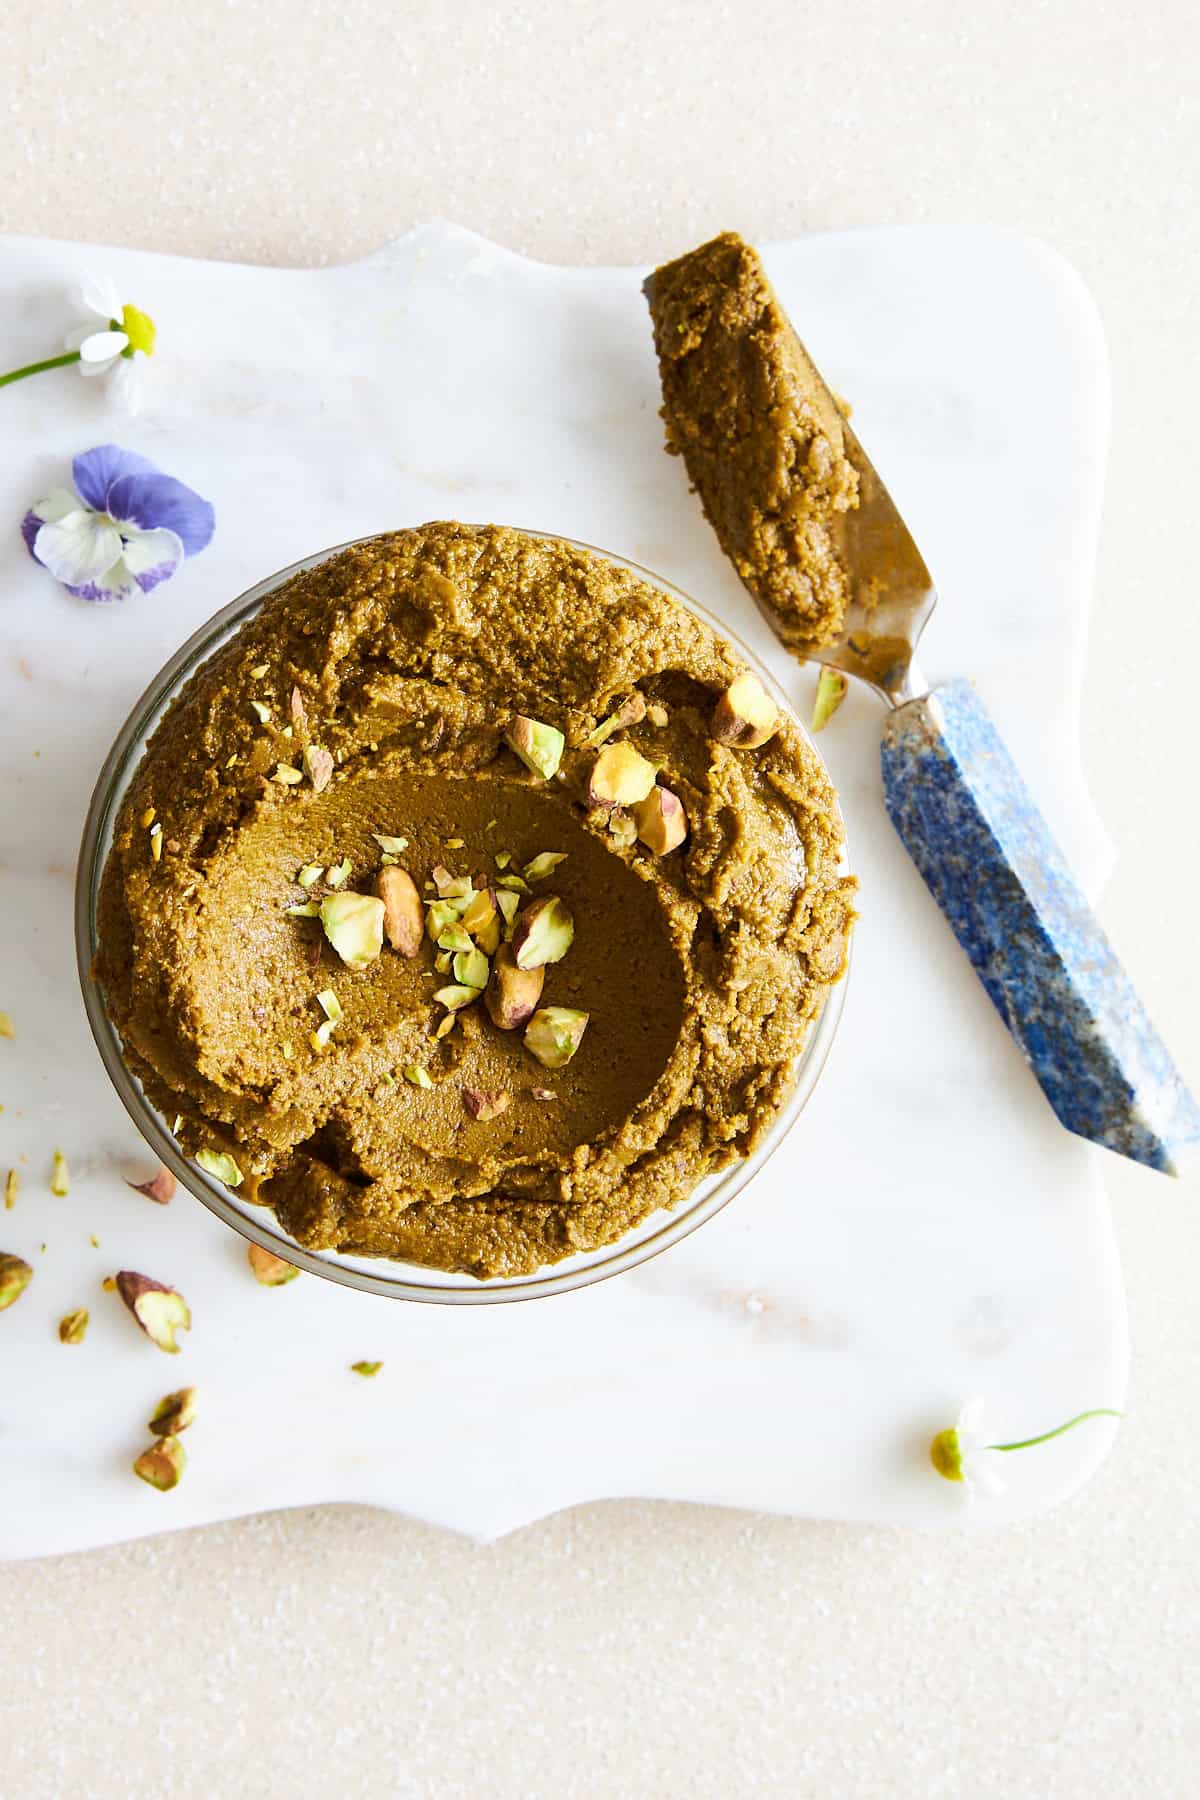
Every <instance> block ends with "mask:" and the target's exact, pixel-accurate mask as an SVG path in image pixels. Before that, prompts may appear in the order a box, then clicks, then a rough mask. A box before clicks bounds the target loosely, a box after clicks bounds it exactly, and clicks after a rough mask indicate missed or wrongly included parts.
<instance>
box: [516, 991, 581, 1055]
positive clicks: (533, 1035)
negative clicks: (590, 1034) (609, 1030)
mask: <svg viewBox="0 0 1200 1800" xmlns="http://www.w3.org/2000/svg"><path fill="white" fill-rule="evenodd" d="M588 1017H589V1015H588V1014H587V1013H585V1012H577V1011H576V1010H575V1008H574V1007H570V1006H542V1007H539V1008H538V1010H537V1012H535V1013H534V1015H533V1017H532V1019H530V1021H529V1023H528V1025H527V1026H526V1027H525V1048H526V1049H527V1050H528V1051H529V1053H530V1055H531V1056H535V1057H536V1058H537V1060H538V1061H539V1062H540V1063H541V1065H542V1067H543V1069H565V1068H566V1066H567V1064H568V1063H569V1062H570V1060H571V1058H572V1057H573V1056H574V1054H575V1052H576V1051H577V1050H578V1048H579V1046H580V1043H581V1042H582V1040H583V1034H584V1032H585V1031H586V1030H587V1023H588Z"/></svg>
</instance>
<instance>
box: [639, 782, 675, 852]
mask: <svg viewBox="0 0 1200 1800" xmlns="http://www.w3.org/2000/svg"><path fill="white" fill-rule="evenodd" d="M633 817H634V820H635V822H636V825H637V834H638V836H639V837H640V838H641V840H642V842H643V844H645V846H646V848H647V850H650V851H653V853H654V855H655V856H669V855H670V854H671V851H672V850H678V848H679V846H680V844H682V842H683V840H684V838H686V836H687V834H688V820H687V813H686V812H685V810H684V805H683V801H682V800H681V799H680V798H679V795H678V794H675V793H672V791H671V789H670V788H665V787H655V788H651V790H650V792H649V793H648V794H647V795H646V798H645V799H644V800H642V801H640V802H639V804H638V805H637V806H635V807H634V809H633Z"/></svg>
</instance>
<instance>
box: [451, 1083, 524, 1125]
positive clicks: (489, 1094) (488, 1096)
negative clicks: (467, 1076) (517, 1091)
mask: <svg viewBox="0 0 1200 1800" xmlns="http://www.w3.org/2000/svg"><path fill="white" fill-rule="evenodd" d="M511 1098H512V1096H511V1095H510V1093H509V1091H508V1089H507V1088H474V1087H464V1089H463V1091H462V1103H463V1108H464V1110H465V1111H466V1112H467V1113H468V1114H469V1115H470V1117H471V1118H472V1119H478V1120H479V1121H480V1123H481V1124H482V1123H486V1121H487V1120H489V1119H498V1118H499V1117H500V1114H501V1113H502V1112H507V1111H508V1104H509V1101H510V1100H511Z"/></svg>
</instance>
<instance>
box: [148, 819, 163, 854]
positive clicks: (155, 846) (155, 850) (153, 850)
mask: <svg viewBox="0 0 1200 1800" xmlns="http://www.w3.org/2000/svg"><path fill="white" fill-rule="evenodd" d="M162 846H163V828H162V826H161V825H152V826H151V827H150V854H151V856H152V857H153V858H154V860H155V862H161V861H162Z"/></svg>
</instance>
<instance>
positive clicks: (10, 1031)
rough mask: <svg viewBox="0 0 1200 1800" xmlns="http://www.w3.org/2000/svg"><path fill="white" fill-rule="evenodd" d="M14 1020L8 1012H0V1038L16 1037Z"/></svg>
mask: <svg viewBox="0 0 1200 1800" xmlns="http://www.w3.org/2000/svg"><path fill="white" fill-rule="evenodd" d="M16 1035H17V1034H16V1031H15V1029H14V1027H13V1022H12V1020H11V1019H10V1018H9V1016H8V1014H7V1013H6V1012H0V1038H15V1037H16Z"/></svg>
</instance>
